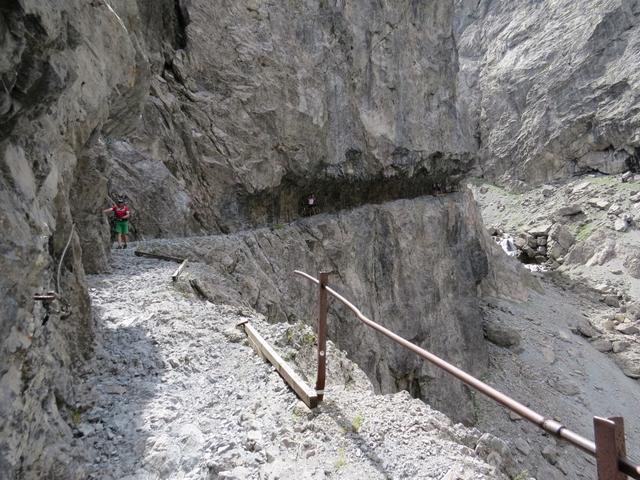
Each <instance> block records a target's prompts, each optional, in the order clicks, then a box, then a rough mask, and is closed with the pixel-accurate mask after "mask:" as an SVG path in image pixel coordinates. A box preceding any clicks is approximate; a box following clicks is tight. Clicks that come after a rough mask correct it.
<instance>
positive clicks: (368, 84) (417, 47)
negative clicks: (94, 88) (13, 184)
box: [107, 0, 475, 236]
mask: <svg viewBox="0 0 640 480" xmlns="http://www.w3.org/2000/svg"><path fill="white" fill-rule="evenodd" d="M185 12H186V14H185V15H184V18H185V19H188V23H186V22H185V23H186V28H185V30H184V34H185V36H184V37H183V42H182V43H180V44H179V45H178V46H177V48H176V49H175V50H170V49H169V50H165V52H164V54H163V55H164V61H163V63H162V64H161V65H160V64H159V67H160V68H159V69H154V70H153V75H152V78H151V87H150V91H149V96H148V97H147V99H146V101H145V107H144V111H143V117H142V119H141V122H140V123H139V125H138V129H137V130H136V132H135V133H134V134H130V135H115V134H114V135H112V136H111V137H110V138H109V142H108V148H107V152H108V156H109V157H110V158H111V159H112V161H113V162H114V164H115V166H116V168H114V169H113V172H114V174H113V176H112V177H111V180H112V185H113V188H114V189H116V190H118V191H121V192H123V193H126V194H127V195H128V196H129V198H130V201H131V204H132V205H133V207H134V210H137V211H138V212H139V215H137V216H136V222H135V225H136V228H137V229H138V230H139V231H140V233H142V234H143V235H147V236H175V235H178V234H186V233H217V232H228V231H233V230H237V229H239V228H245V227H247V226H252V225H264V224H267V223H282V222H286V221H288V220H291V219H294V218H296V217H298V216H300V214H301V213H302V202H303V201H304V198H305V197H306V196H307V195H309V194H310V193H311V192H314V193H315V194H316V196H317V198H318V200H319V205H320V207H321V209H322V210H323V211H330V210H338V209H340V208H346V207H350V206H357V205H360V204H363V203H368V202H372V201H373V202H380V201H384V200H388V199H392V198H402V197H406V196H407V195H411V196H416V195H421V194H425V193H431V192H433V191H435V190H448V189H451V188H452V187H453V186H454V185H455V184H456V183H457V182H458V180H459V179H460V177H461V175H462V174H464V173H465V172H467V171H468V170H469V169H470V168H471V166H472V164H473V155H472V152H473V151H474V149H475V140H474V139H473V137H472V135H470V134H469V132H468V131H467V130H468V128H469V127H468V125H467V124H466V122H465V119H464V118H461V117H460V116H459V115H458V114H457V111H456V102H457V99H456V95H457V92H456V73H457V53H456V48H455V43H454V38H453V31H452V19H453V13H454V9H453V4H452V3H451V2H435V3H430V2H411V1H407V0H403V1H401V2H389V1H383V2H377V1H376V2H372V1H369V0H358V1H355V2H342V1H335V0H332V1H315V0H314V1H303V2H272V3H267V2H257V1H242V2H237V1H220V2H216V6H215V8H212V6H211V2H209V1H207V0H192V1H190V2H188V4H187V6H186V8H185Z"/></svg>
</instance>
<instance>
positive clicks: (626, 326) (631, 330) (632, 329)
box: [616, 323, 640, 335]
mask: <svg viewBox="0 0 640 480" xmlns="http://www.w3.org/2000/svg"><path fill="white" fill-rule="evenodd" d="M616 330H617V331H618V332H620V333H623V334H625V335H637V334H639V333H640V328H638V327H637V326H635V325H633V324H631V323H621V324H620V325H617V326H616Z"/></svg>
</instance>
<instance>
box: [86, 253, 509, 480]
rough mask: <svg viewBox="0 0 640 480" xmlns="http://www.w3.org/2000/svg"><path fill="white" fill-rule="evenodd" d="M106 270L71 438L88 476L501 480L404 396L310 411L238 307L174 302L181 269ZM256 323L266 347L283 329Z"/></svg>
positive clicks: (357, 396)
mask: <svg viewBox="0 0 640 480" xmlns="http://www.w3.org/2000/svg"><path fill="white" fill-rule="evenodd" d="M112 267H113V273H111V274H109V275H94V276H91V277H90V278H89V284H90V295H91V299H92V304H93V308H94V312H95V317H96V323H97V342H96V343H97V347H96V351H95V356H94V358H93V360H92V361H91V362H90V364H89V366H88V368H87V371H86V374H85V378H84V379H83V380H84V381H85V382H86V383H87V384H88V385H89V386H90V387H91V388H92V391H93V397H94V398H93V403H92V407H91V408H90V409H88V410H87V411H85V412H82V413H81V414H79V418H77V425H76V427H75V432H76V435H77V436H79V437H81V440H83V441H84V442H85V444H86V446H87V449H88V451H89V452H90V453H89V456H90V457H91V458H92V461H91V463H89V464H88V465H87V470H88V474H87V478H91V479H105V480H116V479H118V480H134V479H135V480H151V479H154V480H157V479H216V478H221V479H222V478H227V479H272V480H275V479H287V478H290V479H296V480H299V479H307V478H309V479H323V478H348V479H351V478H352V479H361V478H371V479H382V478H424V479H438V480H439V479H441V478H443V477H444V476H445V475H449V476H450V477H451V478H454V479H455V478H458V479H467V478H468V479H471V478H474V479H485V478H486V479H488V478H492V479H493V478H504V477H502V475H501V474H499V473H497V472H495V469H494V468H493V467H491V466H489V465H487V464H486V463H484V461H483V460H482V459H480V458H479V457H478V456H477V455H476V454H475V453H474V451H473V448H475V446H476V444H477V442H478V439H479V437H480V435H479V432H477V431H468V430H466V429H463V428H462V427H460V426H454V425H452V424H451V422H450V421H449V420H448V419H447V418H446V417H445V416H444V415H442V414H440V413H439V412H436V411H433V410H431V409H430V408H429V407H428V406H426V405H424V404H423V403H422V402H420V401H418V400H413V399H411V398H410V397H409V396H408V395H407V394H406V393H400V394H396V395H391V396H376V395H373V393H372V392H371V391H370V388H368V389H362V390H353V389H351V390H350V389H348V388H345V387H344V386H343V385H337V384H336V385H331V384H330V385H329V387H328V389H327V391H328V395H327V397H326V401H325V403H324V404H323V405H322V406H321V407H320V408H319V409H317V410H315V411H313V412H311V411H310V410H308V409H307V407H306V406H305V405H304V404H303V403H302V402H300V401H299V400H298V399H297V398H296V396H295V394H294V393H293V392H292V391H291V390H290V389H289V388H288V387H287V386H286V384H285V383H284V382H283V380H282V379H281V378H280V376H279V375H278V374H277V372H275V370H274V368H273V367H272V366H271V365H270V364H268V363H266V362H264V361H263V360H262V359H260V358H259V357H258V356H257V355H256V354H255V352H254V351H253V349H252V348H251V347H250V346H249V345H248V344H247V342H246V340H245V337H244V334H243V333H241V332H240V331H239V330H237V329H236V328H235V325H236V324H237V323H239V322H240V321H241V320H245V319H246V309H243V310H242V313H239V310H240V309H239V308H237V307H231V306H225V305H214V304H211V303H207V302H203V301H201V300H200V299H198V298H197V297H195V296H194V295H193V294H192V293H190V292H189V291H187V290H186V289H185V291H184V292H183V291H181V289H180V286H179V285H178V286H176V285H175V284H173V282H172V281H171V274H172V273H173V271H175V264H173V263H169V262H162V261H157V260H153V259H147V258H140V257H135V256H134V255H133V249H128V250H117V251H114V253H113V259H112ZM250 320H251V321H252V323H253V324H254V325H256V327H257V328H259V329H260V331H261V332H262V333H264V334H265V335H266V336H267V337H269V336H271V337H272V338H275V337H277V336H278V335H281V334H283V333H284V329H286V326H277V325H276V326H274V325H268V324H266V323H265V322H264V320H263V319H262V318H260V317H259V316H258V315H257V314H256V315H255V316H254V317H251V318H250ZM338 353H340V352H338ZM330 361H334V363H336V362H337V361H336V360H335V359H333V360H332V358H330ZM339 361H340V362H343V361H344V362H348V360H346V358H342V359H340V360H339ZM330 380H331V379H330ZM357 418H360V419H361V420H359V421H358V422H357V423H361V424H362V426H359V427H358V428H357V429H356V428H355V427H354V426H353V425H354V422H355V419H357ZM356 430H357V431H356ZM452 472H453V473H452ZM454 473H455V475H454ZM447 478H449V477H447Z"/></svg>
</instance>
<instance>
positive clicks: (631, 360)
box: [614, 350, 640, 378]
mask: <svg viewBox="0 0 640 480" xmlns="http://www.w3.org/2000/svg"><path fill="white" fill-rule="evenodd" d="M614 360H615V362H616V363H617V364H618V366H619V367H620V368H621V369H622V371H623V372H624V374H625V375H626V376H627V377H631V378H640V353H639V352H636V351H632V350H625V351H623V352H620V353H617V354H615V355H614Z"/></svg>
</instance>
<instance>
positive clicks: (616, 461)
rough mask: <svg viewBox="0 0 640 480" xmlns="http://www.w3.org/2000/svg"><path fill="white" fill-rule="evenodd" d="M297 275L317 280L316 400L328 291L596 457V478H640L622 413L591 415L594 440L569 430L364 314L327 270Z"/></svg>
mask: <svg viewBox="0 0 640 480" xmlns="http://www.w3.org/2000/svg"><path fill="white" fill-rule="evenodd" d="M294 273H295V274H296V275H300V276H301V277H304V278H306V279H307V280H310V281H311V282H313V283H315V284H317V285H318V286H319V287H320V289H319V304H320V311H319V317H318V372H317V376H316V392H317V394H318V400H319V401H320V400H322V395H323V394H324V386H325V378H326V348H327V347H326V339H327V337H326V332H327V312H328V301H327V294H328V293H329V294H331V295H332V296H333V297H334V298H336V299H337V300H339V301H340V302H341V303H342V304H343V305H344V306H346V307H347V308H348V309H349V310H351V311H352V312H353V313H354V314H355V315H356V317H358V319H359V320H360V321H361V322H362V323H364V324H365V325H367V326H369V327H371V328H373V329H374V330H377V331H378V332H380V333H382V334H383V335H385V336H387V337H389V338H390V339H392V340H393V341H394V342H396V343H398V344H400V345H402V346H403V347H405V348H407V349H409V350H411V351H412V352H414V353H415V354H417V355H418V356H420V357H422V358H424V359H425V360H428V361H429V362H431V363H432V364H434V365H435V366H437V367H439V368H441V369H442V370H444V371H446V372H448V373H450V374H451V375H453V376H454V377H456V378H457V379H459V380H461V381H462V382H464V383H465V384H467V385H469V386H470V387H472V388H474V389H475V390H478V391H479V392H481V393H483V394H484V395H486V396H487V397H489V398H491V399H493V400H495V401H496V402H498V403H500V404H502V405H503V406H504V407H506V408H508V409H509V410H511V411H512V412H515V413H517V414H518V415H520V416H521V417H522V418H524V419H526V420H528V421H530V422H531V423H533V424H534V425H537V426H538V427H540V428H542V429H543V430H545V431H546V432H548V433H550V434H552V435H554V436H556V437H558V438H561V439H563V440H566V441H567V442H569V443H570V444H572V445H573V446H575V447H577V448H579V449H580V450H582V451H583V452H586V453H588V454H589V455H591V456H593V457H595V458H596V464H597V471H598V480H624V479H625V478H626V476H627V475H629V476H631V477H632V478H635V479H640V465H638V464H636V463H634V462H632V461H631V460H630V459H628V458H627V456H626V449H625V439H624V421H623V419H622V418H621V417H611V418H600V417H594V419H593V423H594V431H595V442H593V441H591V440H589V439H587V438H585V437H583V436H581V435H579V434H577V433H575V432H573V431H571V430H569V429H568V428H567V427H565V426H564V425H563V424H562V423H560V422H558V421H556V420H554V419H553V418H550V417H545V416H544V415H541V414H539V413H537V412H535V411H534V410H532V409H530V408H529V407H527V406H526V405H523V404H522V403H520V402H518V401H516V400H514V399H513V398H511V397H509V396H508V395H505V394H504V393H502V392H500V391H498V390H496V389H495V388H493V387H491V386H489V385H487V384H486V383H484V382H482V381H480V380H478V379H477V378H476V377H474V376H472V375H470V374H468V373H467V372H465V371H463V370H461V369H459V368H458V367H456V366H454V365H452V364H450V363H448V362H446V361H444V360H442V359H441V358H440V357H438V356H436V355H434V354H433V353H431V352H429V351H427V350H425V349H423V348H421V347H419V346H417V345H415V344H413V343H411V342H409V341H408V340H406V339H404V338H402V337H401V336H399V335H397V334H395V333H393V332H392V331H391V330H388V329H386V328H384V327H383V326H381V325H379V324H377V323H376V322H374V321H373V320H371V319H369V318H367V317H366V316H365V315H363V314H362V312H361V311H360V310H359V309H358V308H357V307H356V306H355V305H353V304H352V303H351V302H350V301H348V300H347V299H346V298H344V297H343V296H342V295H340V294H339V293H338V292H336V291H335V290H333V289H332V288H330V287H329V286H328V281H329V274H328V273H320V279H319V280H318V279H316V278H314V277H312V276H311V275H309V274H307V273H305V272H302V271H300V270H295V271H294Z"/></svg>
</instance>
